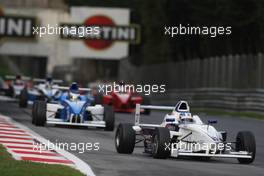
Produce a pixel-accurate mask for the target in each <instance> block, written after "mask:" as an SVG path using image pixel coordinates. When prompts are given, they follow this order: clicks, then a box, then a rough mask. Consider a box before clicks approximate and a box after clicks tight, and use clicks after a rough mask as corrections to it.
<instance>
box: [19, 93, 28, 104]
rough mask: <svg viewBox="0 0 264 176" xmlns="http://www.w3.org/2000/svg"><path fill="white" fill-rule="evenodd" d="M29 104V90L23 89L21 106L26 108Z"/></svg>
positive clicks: (20, 100) (20, 96)
mask: <svg viewBox="0 0 264 176" xmlns="http://www.w3.org/2000/svg"><path fill="white" fill-rule="evenodd" d="M27 105H28V91H27V89H23V90H22V91H21V93H20V95H19V107H20V108H26V107H27Z"/></svg>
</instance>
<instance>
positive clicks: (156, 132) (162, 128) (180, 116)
mask: <svg viewBox="0 0 264 176" xmlns="http://www.w3.org/2000/svg"><path fill="white" fill-rule="evenodd" d="M140 108H150V109H157V110H171V111H172V113H171V114H166V115H165V117H164V120H163V122H162V123H161V124H160V125H155V124H141V123H140ZM213 123H216V121H214V120H209V121H208V124H204V123H203V122H202V121H201V119H200V118H199V117H198V116H197V115H193V116H192V115H191V113H190V108H189V105H188V103H187V102H185V101H179V102H178V103H177V105H176V106H175V107H167V106H140V105H139V104H138V105H137V107H136V115H135V124H128V123H125V124H119V126H118V128H117V131H116V136H115V144H116V150H117V152H118V153H126V154H131V153H132V152H133V150H134V147H135V144H138V143H140V142H143V146H144V152H145V153H149V154H151V155H152V156H153V157H154V158H168V157H169V156H171V157H180V156H186V157H188V156H189V157H199V158H201V159H210V158H211V157H225V158H237V159H238V161H239V163H243V164H249V163H252V162H253V161H254V159H255V154H256V143H255V137H254V135H253V133H252V132H249V131H240V132H239V133H238V134H237V137H236V141H231V142H227V141H226V137H227V135H226V134H227V133H226V132H224V131H217V130H216V129H215V128H214V127H213V126H212V125H211V124H213Z"/></svg>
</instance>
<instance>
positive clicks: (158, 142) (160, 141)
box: [152, 127, 171, 159]
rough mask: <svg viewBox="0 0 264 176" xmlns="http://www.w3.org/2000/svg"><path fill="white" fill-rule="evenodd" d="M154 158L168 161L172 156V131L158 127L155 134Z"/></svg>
mask: <svg viewBox="0 0 264 176" xmlns="http://www.w3.org/2000/svg"><path fill="white" fill-rule="evenodd" d="M152 140H153V148H152V156H153V157H154V158H158V159H166V158H168V157H169V156H170V153H171V151H170V146H171V144H170V141H171V139H170V130H169V129H168V128H162V127H157V128H155V131H154V133H153V138H152Z"/></svg>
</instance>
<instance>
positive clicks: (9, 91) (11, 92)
mask: <svg viewBox="0 0 264 176" xmlns="http://www.w3.org/2000/svg"><path fill="white" fill-rule="evenodd" d="M6 96H8V97H14V96H15V90H14V88H13V87H12V86H9V87H8V89H7V90H6Z"/></svg>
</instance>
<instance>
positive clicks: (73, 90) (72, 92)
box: [69, 82, 80, 101]
mask: <svg viewBox="0 0 264 176" xmlns="http://www.w3.org/2000/svg"><path fill="white" fill-rule="evenodd" d="M79 95H80V93H79V87H78V84H77V83H76V82H73V83H72V85H71V86H70V89H69V99H70V100H71V101H76V100H77V99H78V97H79Z"/></svg>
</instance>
